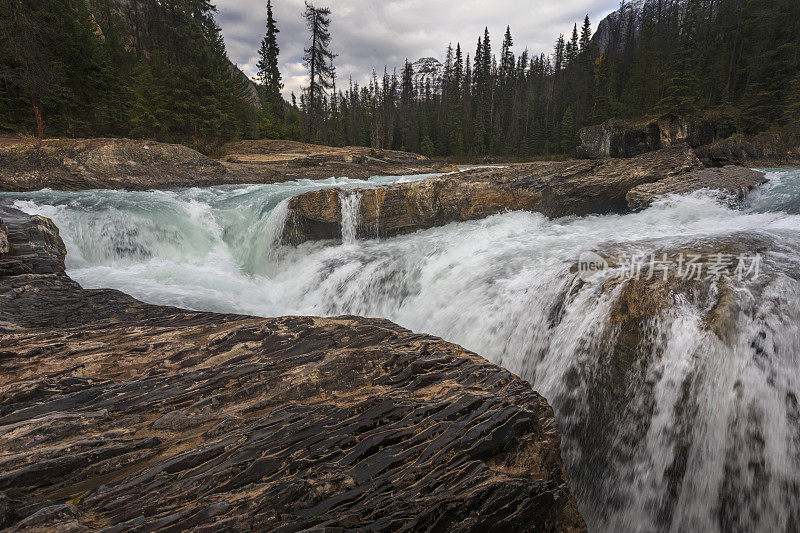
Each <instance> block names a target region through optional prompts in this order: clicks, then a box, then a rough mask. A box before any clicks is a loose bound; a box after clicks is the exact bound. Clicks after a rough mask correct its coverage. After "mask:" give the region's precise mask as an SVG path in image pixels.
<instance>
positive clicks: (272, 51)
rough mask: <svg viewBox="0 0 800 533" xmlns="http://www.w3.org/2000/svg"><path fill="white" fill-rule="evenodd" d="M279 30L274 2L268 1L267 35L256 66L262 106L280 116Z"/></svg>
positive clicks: (281, 84) (281, 100)
mask: <svg viewBox="0 0 800 533" xmlns="http://www.w3.org/2000/svg"><path fill="white" fill-rule="evenodd" d="M278 33H280V30H279V29H278V26H277V24H276V23H275V18H274V17H273V14H272V0H267V33H266V35H265V36H264V39H263V40H262V41H261V48H259V50H258V55H259V60H258V63H257V64H256V67H257V68H258V73H257V77H258V81H259V83H260V85H261V87H260V88H261V95H262V103H261V105H262V106H267V107H270V108H271V111H272V112H273V113H276V114H279V113H280V111H281V110H282V108H283V98H282V97H281V90H283V82H282V81H281V71H280V69H279V68H278V55H279V54H280V48H279V47H278Z"/></svg>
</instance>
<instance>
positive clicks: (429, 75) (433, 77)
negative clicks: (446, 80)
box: [411, 57, 444, 92]
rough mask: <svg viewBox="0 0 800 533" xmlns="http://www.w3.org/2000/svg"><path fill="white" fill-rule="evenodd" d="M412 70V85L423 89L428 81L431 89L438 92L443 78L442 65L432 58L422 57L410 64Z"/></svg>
mask: <svg viewBox="0 0 800 533" xmlns="http://www.w3.org/2000/svg"><path fill="white" fill-rule="evenodd" d="M411 68H412V69H414V85H416V86H417V87H419V88H421V89H424V88H425V85H426V84H427V83H428V81H430V83H431V89H432V90H433V91H434V92H438V91H440V90H441V88H442V78H443V77H444V65H442V62H441V61H439V60H438V59H436V58H433V57H423V58H422V59H418V60H417V61H414V63H412V65H411Z"/></svg>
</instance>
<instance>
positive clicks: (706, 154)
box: [695, 133, 800, 167]
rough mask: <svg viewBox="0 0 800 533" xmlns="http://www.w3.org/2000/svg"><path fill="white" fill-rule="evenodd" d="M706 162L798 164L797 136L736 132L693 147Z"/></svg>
mask: <svg viewBox="0 0 800 533" xmlns="http://www.w3.org/2000/svg"><path fill="white" fill-rule="evenodd" d="M695 151H696V152H697V156H698V157H699V158H700V159H701V160H702V161H703V163H704V164H705V165H707V166H714V167H718V166H724V165H746V166H752V167H783V166H800V139H798V138H796V137H794V136H792V135H788V134H784V135H782V134H778V133H764V134H761V135H756V136H736V137H732V138H730V139H724V140H720V141H717V142H715V143H712V144H708V145H704V146H699V147H697V148H696V149H695Z"/></svg>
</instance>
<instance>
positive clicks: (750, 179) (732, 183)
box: [625, 166, 767, 211]
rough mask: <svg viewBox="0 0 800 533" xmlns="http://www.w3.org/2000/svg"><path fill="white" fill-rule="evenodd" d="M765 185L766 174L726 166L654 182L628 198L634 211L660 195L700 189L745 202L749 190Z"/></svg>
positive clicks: (645, 185) (637, 188)
mask: <svg viewBox="0 0 800 533" xmlns="http://www.w3.org/2000/svg"><path fill="white" fill-rule="evenodd" d="M766 182H767V178H766V176H765V175H764V173H763V172H758V171H755V170H751V169H749V168H744V167H735V166H727V167H722V168H710V169H701V170H694V171H692V172H689V173H687V174H682V175H680V176H670V177H668V178H664V179H663V180H660V181H657V182H654V183H645V184H643V185H637V186H636V187H634V188H633V189H631V190H630V191H628V194H627V195H625V198H626V199H627V200H628V206H629V207H630V208H631V209H632V210H634V211H637V210H641V209H645V208H646V207H648V206H649V205H650V204H651V203H652V202H653V200H654V199H656V198H657V197H659V196H664V195H667V194H688V193H691V192H694V191H699V190H701V189H710V190H717V191H722V192H723V193H724V194H726V195H728V196H729V197H731V198H732V199H735V200H742V199H744V197H745V195H746V194H747V193H748V192H749V191H751V190H752V189H753V188H755V187H756V186H757V185H761V184H763V183H766Z"/></svg>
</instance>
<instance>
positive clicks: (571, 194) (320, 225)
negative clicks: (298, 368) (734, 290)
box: [284, 146, 702, 243]
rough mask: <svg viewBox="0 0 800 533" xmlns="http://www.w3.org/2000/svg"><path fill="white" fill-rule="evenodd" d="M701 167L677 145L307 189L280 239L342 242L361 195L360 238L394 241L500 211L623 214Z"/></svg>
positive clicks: (296, 201)
mask: <svg viewBox="0 0 800 533" xmlns="http://www.w3.org/2000/svg"><path fill="white" fill-rule="evenodd" d="M701 167H702V165H701V163H700V161H699V160H698V159H697V158H696V157H695V155H694V154H693V153H692V152H691V150H689V149H688V148H686V147H685V146H676V147H673V148H670V149H666V150H661V151H658V152H651V153H647V154H643V155H640V156H638V157H635V158H631V159H606V160H602V161H589V160H584V161H565V162H540V163H530V164H524V165H514V166H512V167H509V168H490V169H476V170H472V171H468V172H461V173H455V174H449V175H445V176H442V177H439V178H435V179H429V180H424V181H416V182H408V183H400V184H395V185H390V186H386V187H380V188H373V189H360V190H357V191H352V190H349V191H343V190H340V189H326V190H320V191H312V192H309V193H305V194H302V195H300V196H297V197H295V198H292V200H291V201H290V202H289V210H290V216H289V217H288V219H287V223H286V227H285V231H284V240H285V241H287V242H291V243H300V242H304V241H307V240H315V239H335V238H339V237H341V219H342V217H341V211H342V206H341V203H342V202H341V198H342V196H343V195H351V194H357V195H360V196H361V199H360V203H359V213H358V215H359V216H358V220H359V226H358V228H357V234H358V236H360V237H374V236H375V235H376V234H379V235H380V236H391V235H399V234H406V233H411V232H414V231H417V230H420V229H426V228H431V227H436V226H443V225H446V224H449V223H451V222H456V221H464V220H476V219H480V218H484V217H487V216H489V215H493V214H497V213H502V212H504V211H519V210H525V211H534V212H538V213H542V214H544V215H546V216H548V217H561V216H567V215H578V216H582V215H588V214H593V213H608V212H613V211H617V210H623V209H627V201H626V198H625V195H626V194H627V193H628V191H630V190H631V189H632V188H634V187H636V186H637V185H641V184H644V183H652V182H655V181H658V180H661V179H664V178H667V177H670V176H676V175H680V174H684V173H687V172H689V171H692V170H696V169H700V168H701Z"/></svg>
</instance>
